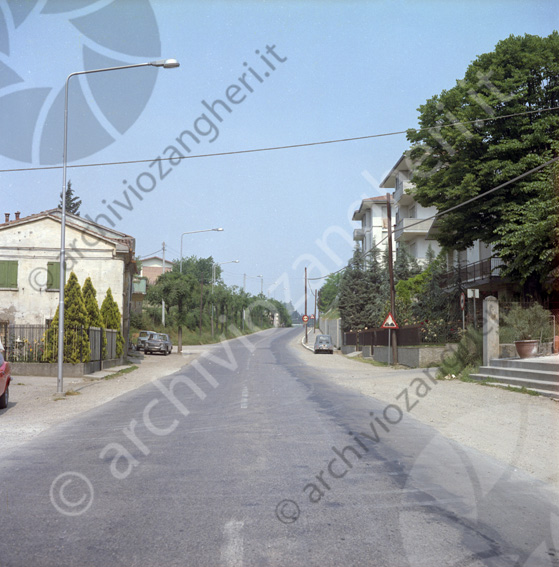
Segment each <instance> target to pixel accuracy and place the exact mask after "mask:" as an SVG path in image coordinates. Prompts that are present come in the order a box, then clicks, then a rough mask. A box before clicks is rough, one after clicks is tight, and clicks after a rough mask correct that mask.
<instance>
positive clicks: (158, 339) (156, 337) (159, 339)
mask: <svg viewBox="0 0 559 567" xmlns="http://www.w3.org/2000/svg"><path fill="white" fill-rule="evenodd" d="M172 350H173V343H172V342H171V340H170V339H169V335H166V334H165V333H153V335H152V336H151V337H149V338H148V340H147V341H146V343H145V344H144V352H145V353H146V354H152V353H154V352H161V353H163V354H164V355H168V354H171V351H172Z"/></svg>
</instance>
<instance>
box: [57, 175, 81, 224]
mask: <svg viewBox="0 0 559 567" xmlns="http://www.w3.org/2000/svg"><path fill="white" fill-rule="evenodd" d="M66 187H67V188H66V212H67V213H71V214H73V215H77V216H78V217H79V216H80V213H79V210H80V207H81V205H82V201H81V199H80V198H79V197H78V196H77V195H76V196H74V190H73V189H72V182H71V181H68V185H67V186H66ZM58 208H59V209H61V208H62V191H61V192H60V203H58Z"/></svg>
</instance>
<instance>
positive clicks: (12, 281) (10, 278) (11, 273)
mask: <svg viewBox="0 0 559 567" xmlns="http://www.w3.org/2000/svg"><path fill="white" fill-rule="evenodd" d="M0 288H11V289H17V260H0Z"/></svg>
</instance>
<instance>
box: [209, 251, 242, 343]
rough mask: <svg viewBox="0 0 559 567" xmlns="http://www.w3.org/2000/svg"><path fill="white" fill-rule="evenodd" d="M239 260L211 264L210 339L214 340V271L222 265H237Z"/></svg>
mask: <svg viewBox="0 0 559 567" xmlns="http://www.w3.org/2000/svg"><path fill="white" fill-rule="evenodd" d="M238 263H239V260H229V261H228V262H214V263H213V264H212V339H213V338H214V300H213V297H214V283H215V269H216V267H217V266H221V265H222V264H238Z"/></svg>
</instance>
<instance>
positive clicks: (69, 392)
mask: <svg viewBox="0 0 559 567" xmlns="http://www.w3.org/2000/svg"><path fill="white" fill-rule="evenodd" d="M64 395H65V396H79V395H81V392H76V390H68V391H67V392H66V393H65V394H64Z"/></svg>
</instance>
